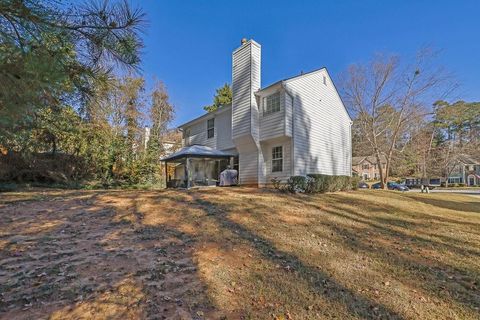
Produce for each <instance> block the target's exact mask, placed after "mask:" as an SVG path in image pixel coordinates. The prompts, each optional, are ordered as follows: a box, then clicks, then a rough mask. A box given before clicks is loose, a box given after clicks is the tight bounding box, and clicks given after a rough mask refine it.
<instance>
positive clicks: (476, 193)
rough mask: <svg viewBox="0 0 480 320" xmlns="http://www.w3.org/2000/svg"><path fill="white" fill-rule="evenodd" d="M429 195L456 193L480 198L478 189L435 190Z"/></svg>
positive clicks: (412, 190) (415, 190)
mask: <svg viewBox="0 0 480 320" xmlns="http://www.w3.org/2000/svg"><path fill="white" fill-rule="evenodd" d="M410 191H411V192H421V190H420V189H410ZM430 192H431V193H456V194H467V195H473V196H480V189H477V188H472V189H439V188H435V189H433V190H430Z"/></svg>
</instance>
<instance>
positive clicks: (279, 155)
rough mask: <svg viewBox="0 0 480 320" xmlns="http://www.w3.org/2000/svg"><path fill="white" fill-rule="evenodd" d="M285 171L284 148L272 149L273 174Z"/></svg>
mask: <svg viewBox="0 0 480 320" xmlns="http://www.w3.org/2000/svg"><path fill="white" fill-rule="evenodd" d="M279 171H283V148H282V146H278V147H274V148H273V149H272V172H279Z"/></svg>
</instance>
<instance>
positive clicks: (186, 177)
mask: <svg viewBox="0 0 480 320" xmlns="http://www.w3.org/2000/svg"><path fill="white" fill-rule="evenodd" d="M189 165H190V164H189V163H188V157H185V187H186V188H187V189H188V188H190V179H189V178H188V171H189V168H188V167H189Z"/></svg>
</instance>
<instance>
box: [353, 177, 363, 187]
mask: <svg viewBox="0 0 480 320" xmlns="http://www.w3.org/2000/svg"><path fill="white" fill-rule="evenodd" d="M361 180H362V179H361V178H360V177H359V176H352V177H350V186H351V188H352V190H357V189H358V184H359V183H360V181H361Z"/></svg>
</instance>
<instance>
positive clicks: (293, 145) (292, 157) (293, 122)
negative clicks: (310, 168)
mask: <svg viewBox="0 0 480 320" xmlns="http://www.w3.org/2000/svg"><path fill="white" fill-rule="evenodd" d="M282 88H283V89H284V90H285V92H286V93H287V94H288V96H289V97H290V98H291V99H292V151H291V169H290V170H291V175H292V176H294V175H295V112H294V109H293V106H294V102H295V98H294V97H293V94H292V93H291V92H290V90H289V89H288V88H287V86H286V84H285V81H282Z"/></svg>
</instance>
